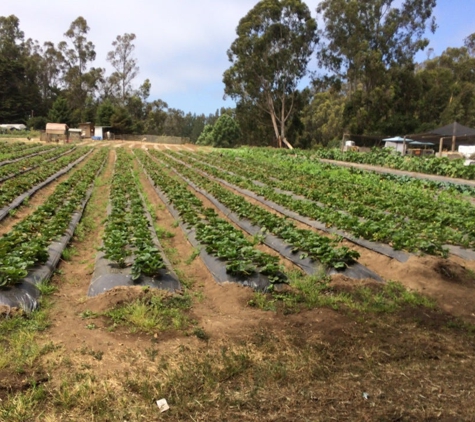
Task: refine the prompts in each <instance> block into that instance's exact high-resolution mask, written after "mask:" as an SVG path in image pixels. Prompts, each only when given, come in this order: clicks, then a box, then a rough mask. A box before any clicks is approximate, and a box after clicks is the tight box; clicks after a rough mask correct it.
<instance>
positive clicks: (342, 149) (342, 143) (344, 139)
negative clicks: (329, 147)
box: [341, 133, 346, 152]
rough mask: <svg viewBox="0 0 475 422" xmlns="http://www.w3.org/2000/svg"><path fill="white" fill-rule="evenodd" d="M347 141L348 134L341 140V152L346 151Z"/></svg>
mask: <svg viewBox="0 0 475 422" xmlns="http://www.w3.org/2000/svg"><path fill="white" fill-rule="evenodd" d="M345 141H346V133H344V134H343V139H342V140H341V152H343V151H344V150H345Z"/></svg>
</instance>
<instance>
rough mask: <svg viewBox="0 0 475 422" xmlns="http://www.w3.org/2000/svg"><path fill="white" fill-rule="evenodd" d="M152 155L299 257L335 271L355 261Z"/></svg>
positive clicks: (324, 240)
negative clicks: (281, 241)
mask: <svg viewBox="0 0 475 422" xmlns="http://www.w3.org/2000/svg"><path fill="white" fill-rule="evenodd" d="M152 155H154V156H156V157H157V158H160V159H161V160H163V161H164V162H166V163H167V164H168V165H170V166H171V167H173V168H175V169H176V170H177V171H178V172H179V174H182V175H184V176H185V177H186V178H188V179H189V180H191V181H193V182H194V183H195V184H197V185H198V186H200V187H202V188H204V189H205V190H206V191H208V192H209V193H210V194H211V195H212V196H214V197H215V198H216V199H217V200H218V201H219V202H221V203H222V204H223V205H225V206H226V207H227V208H228V209H230V210H231V211H233V212H235V213H236V214H237V215H238V216H239V217H240V218H245V219H247V220H249V221H250V222H251V223H252V224H254V225H256V226H259V227H261V230H262V232H263V233H265V232H267V231H268V232H269V233H272V234H274V235H275V236H277V237H279V238H281V239H282V240H283V241H284V242H286V243H287V244H289V245H290V246H292V248H293V251H294V252H297V251H300V252H302V255H304V256H309V257H310V258H312V259H314V260H317V261H319V262H321V263H323V264H324V265H326V266H329V267H333V268H335V269H344V268H346V267H347V266H348V265H351V264H353V263H354V262H355V261H356V260H357V259H358V258H359V253H358V252H357V251H354V250H351V249H349V248H348V247H346V246H341V247H338V246H337V243H338V242H337V241H336V240H334V239H330V238H328V237H325V236H321V235H319V234H318V233H316V232H314V231H312V230H306V229H298V228H297V227H296V226H295V224H294V223H293V222H291V221H290V220H288V219H286V218H283V217H280V216H278V215H276V214H274V213H271V212H269V211H267V210H265V209H263V208H262V207H260V206H257V205H254V204H251V203H250V202H248V201H246V200H245V199H244V198H243V197H242V196H241V195H236V194H234V193H232V192H231V191H229V190H228V189H225V188H223V187H222V186H221V185H220V184H219V183H216V182H213V181H212V180H210V179H209V178H207V177H204V176H202V175H200V174H199V173H198V172H197V171H196V170H194V169H192V168H190V167H187V166H185V165H183V164H181V163H180V162H177V161H176V160H173V159H171V158H168V155H166V154H163V153H158V152H156V151H153V152H152Z"/></svg>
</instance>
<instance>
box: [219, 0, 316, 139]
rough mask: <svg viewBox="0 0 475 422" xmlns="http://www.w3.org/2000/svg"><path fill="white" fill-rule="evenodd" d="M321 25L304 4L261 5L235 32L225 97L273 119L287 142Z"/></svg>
mask: <svg viewBox="0 0 475 422" xmlns="http://www.w3.org/2000/svg"><path fill="white" fill-rule="evenodd" d="M316 29H317V24H316V22H315V20H314V19H313V18H312V17H311V15H310V11H309V9H308V7H307V6H306V4H305V3H303V2H302V1H301V0H261V1H260V2H259V3H257V4H256V5H255V6H254V7H253V8H252V9H251V10H250V11H249V12H248V13H247V15H246V16H245V17H243V18H242V19H241V20H240V22H239V25H238V27H237V30H236V32H237V36H238V37H237V38H236V40H235V41H234V42H233V43H232V45H231V47H230V49H229V50H228V57H229V60H230V62H231V63H232V66H231V67H230V68H229V69H228V70H227V71H226V72H225V73H224V78H223V81H224V84H225V93H226V95H229V96H230V97H231V98H234V99H236V100H238V101H239V102H240V103H250V104H252V105H255V106H257V107H260V108H262V109H263V110H265V111H266V113H268V114H269V115H270V118H271V121H272V127H273V129H274V133H275V137H276V138H277V139H278V141H279V145H280V144H281V142H284V143H285V144H286V145H287V146H288V147H291V145H290V143H289V142H288V141H287V139H286V129H287V122H288V120H289V117H290V116H291V114H292V112H293V111H294V110H293V107H294V100H295V94H296V91H297V86H298V83H299V81H300V80H301V79H302V78H303V77H304V76H305V75H306V73H307V65H308V63H309V61H310V57H311V55H312V53H313V49H314V45H315V43H316V41H317V33H316Z"/></svg>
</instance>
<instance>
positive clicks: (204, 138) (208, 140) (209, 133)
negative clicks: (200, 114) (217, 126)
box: [196, 125, 214, 145]
mask: <svg viewBox="0 0 475 422" xmlns="http://www.w3.org/2000/svg"><path fill="white" fill-rule="evenodd" d="M213 142H214V139H213V126H211V125H206V126H205V127H204V128H203V131H202V132H201V134H200V136H199V137H198V139H197V140H196V143H197V145H213Z"/></svg>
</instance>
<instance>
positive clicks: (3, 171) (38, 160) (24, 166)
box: [0, 145, 75, 182]
mask: <svg viewBox="0 0 475 422" xmlns="http://www.w3.org/2000/svg"><path fill="white" fill-rule="evenodd" d="M74 148H75V147H73V146H72V145H65V146H60V147H56V148H54V149H53V150H52V151H46V152H44V153H42V154H39V155H38V154H34V155H33V156H28V157H27V158H23V159H21V160H18V161H15V162H13V163H11V164H7V165H5V166H2V167H0V182H4V181H5V180H7V179H11V178H12V177H15V176H17V175H19V174H22V173H26V172H27V171H31V170H33V169H35V168H37V167H39V166H40V165H41V164H43V163H45V162H49V161H54V160H56V159H58V158H59V157H60V156H61V155H64V154H67V153H68V152H71V150H72V149H74Z"/></svg>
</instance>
